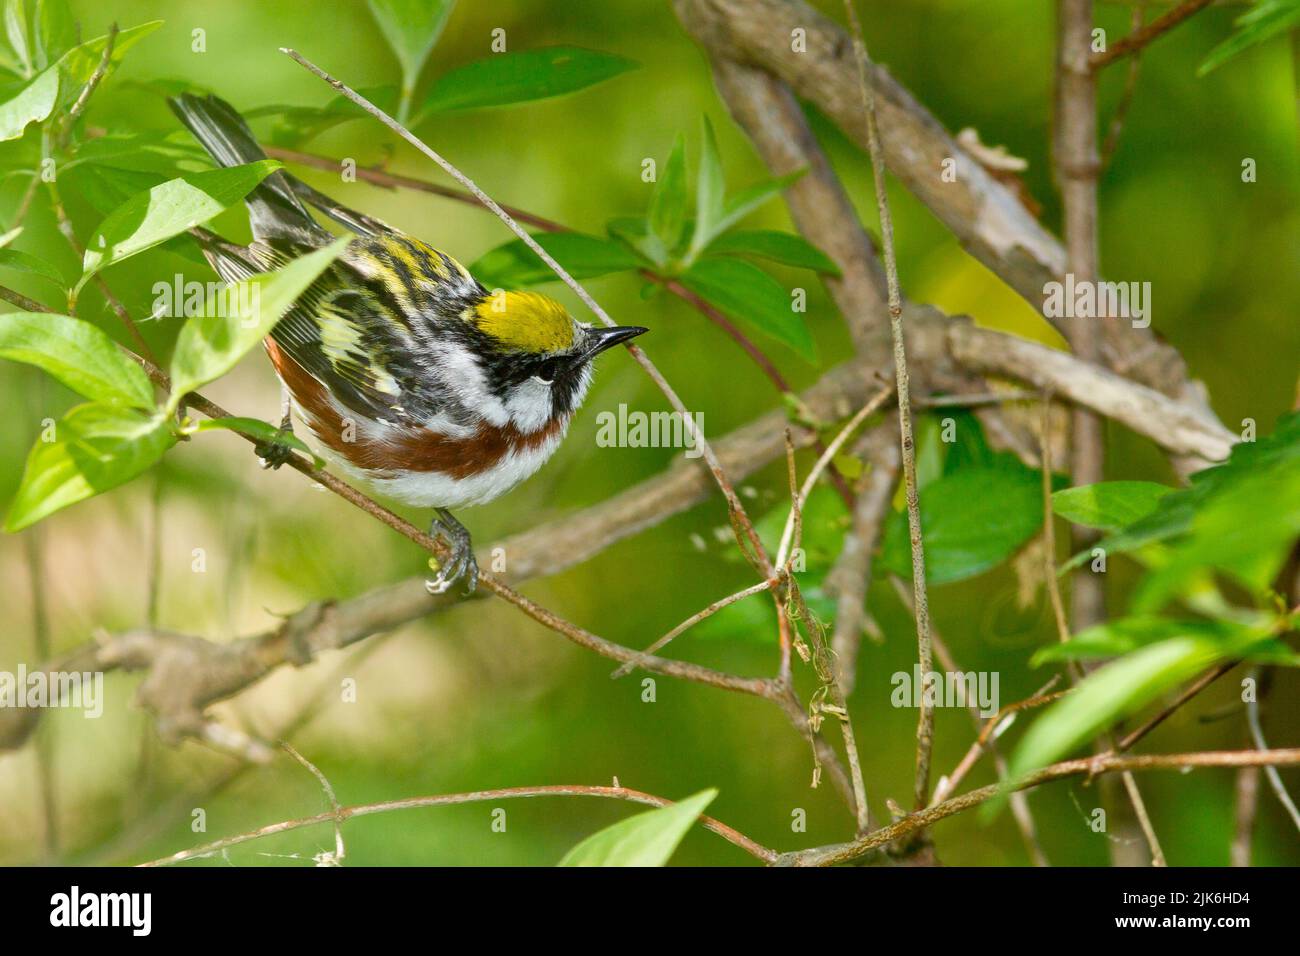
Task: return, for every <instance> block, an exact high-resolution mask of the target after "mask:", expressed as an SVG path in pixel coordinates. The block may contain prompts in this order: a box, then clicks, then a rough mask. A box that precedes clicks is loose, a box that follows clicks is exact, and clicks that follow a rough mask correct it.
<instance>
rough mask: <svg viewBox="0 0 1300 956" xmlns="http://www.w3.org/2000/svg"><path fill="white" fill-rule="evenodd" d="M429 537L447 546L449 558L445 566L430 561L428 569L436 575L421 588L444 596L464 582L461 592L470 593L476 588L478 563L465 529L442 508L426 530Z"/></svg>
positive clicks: (433, 560) (432, 560) (434, 560)
mask: <svg viewBox="0 0 1300 956" xmlns="http://www.w3.org/2000/svg"><path fill="white" fill-rule="evenodd" d="M429 534H430V535H431V536H437V537H440V538H442V539H443V540H444V541H446V542H447V544H449V545H450V546H451V556H450V557H449V558H448V560H447V561H446V563H441V562H438V561H437V559H435V558H431V559H430V560H429V566H430V567H431V568H434V569H435V570H436V571H437V573H436V574H435V575H434V576H433V577H432V578H430V579H429V580H427V581H425V582H424V588H425V590H426V591H428V592H429V593H430V594H446V593H447V591H448V590H450V588H451V586H452V585H453V584H455V583H456V582H457V581H460V580H462V579H463V580H464V581H465V593H467V594H472V593H473V592H474V589H475V588H476V587H478V561H477V560H476V559H475V557H474V549H473V546H472V543H471V540H470V534H469V530H468V529H467V528H466V527H465V526H464V525H463V524H461V523H460V522H459V521H457V520H456V519H455V518H453V517H452V516H451V513H450V512H448V511H447V510H445V509H439V511H438V512H437V517H436V518H434V519H433V523H432V524H431V525H430V527H429Z"/></svg>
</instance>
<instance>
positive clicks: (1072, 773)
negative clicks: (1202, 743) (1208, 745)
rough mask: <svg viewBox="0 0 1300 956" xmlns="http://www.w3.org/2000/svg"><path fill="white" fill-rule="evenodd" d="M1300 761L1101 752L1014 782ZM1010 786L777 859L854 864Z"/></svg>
mask: <svg viewBox="0 0 1300 956" xmlns="http://www.w3.org/2000/svg"><path fill="white" fill-rule="evenodd" d="M1296 765H1300V748H1296V749H1290V750H1219V751H1205V752H1202V753H1181V754H1144V755H1140V756H1116V755H1110V754H1101V755H1098V756H1096V757H1083V758H1080V759H1077V760H1065V761H1062V762H1061V763H1055V764H1052V765H1051V766H1049V767H1044V768H1042V769H1041V770H1038V771H1036V772H1034V773H1032V774H1029V775H1028V776H1026V777H1024V778H1022V779H1020V780H1017V781H1015V782H1014V783H1012V784H1010V786H1012V787H1013V788H1015V789H1017V790H1027V789H1029V788H1031V787H1037V786H1039V785H1041V784H1044V783H1048V782H1050V781H1053V780H1061V779H1064V778H1066V777H1078V776H1083V775H1097V774H1106V773H1115V772H1122V771H1125V770H1133V771H1136V770H1180V771H1183V770H1189V769H1194V768H1198V767H1228V768H1233V767H1265V766H1289V767H1293V766H1296ZM1005 786H1006V785H1004V784H992V785H990V786H987V787H980V788H979V789H978V790H971V791H970V792H968V793H964V794H962V795H961V796H959V797H953V798H952V799H950V800H945V801H944V802H943V803H940V804H936V805H935V806H933V807H927V808H926V809H924V810H918V811H916V812H915V813H910V814H908V815H907V816H905V817H903V818H902V819H900V820H898V821H897V822H895V823H893V824H891V825H889V826H887V827H881V828H880V829H879V830H876V831H874V832H872V833H871V834H870V835H868V836H867V837H864V838H863V839H860V840H855V841H853V842H851V843H841V844H838V845H835V846H824V847H815V848H813V849H810V850H800V851H797V852H795V853H784V854H782V855H781V856H780V857H778V859H777V861H776V862H777V865H784V866H831V865H833V864H836V863H850V862H852V861H853V860H856V859H859V858H860V857H862V856H864V855H865V854H867V853H870V852H871V851H873V850H877V849H879V848H881V847H883V846H886V845H888V844H890V843H893V842H895V841H897V840H900V839H902V838H903V837H905V836H909V835H911V834H913V833H916V832H917V831H920V830H924V829H925V828H926V827H929V826H931V825H932V824H934V823H937V822H938V821H940V820H943V819H945V818H946V817H950V816H952V815H954V814H957V813H961V812H962V811H964V810H969V809H970V808H972V807H976V806H979V805H980V804H982V803H985V802H986V801H988V800H991V799H993V798H994V797H997V796H1000V795H1002V794H1003V793H1004V792H1005Z"/></svg>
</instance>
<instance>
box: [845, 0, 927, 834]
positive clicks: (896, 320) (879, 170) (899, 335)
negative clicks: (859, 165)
mask: <svg viewBox="0 0 1300 956" xmlns="http://www.w3.org/2000/svg"><path fill="white" fill-rule="evenodd" d="M844 11H845V13H846V15H847V16H848V18H849V24H850V28H851V31H852V34H853V48H854V52H855V54H856V58H857V61H858V87H859V92H860V93H861V94H862V110H863V113H864V115H865V118H866V124H867V141H868V145H869V150H868V151H869V153H870V155H871V171H872V176H873V179H874V182H875V187H876V209H877V211H878V212H879V213H880V236H881V241H882V244H883V246H884V250H883V251H884V256H885V279H886V282H887V283H888V287H889V331H890V335H891V336H892V338H893V341H894V380H895V383H896V386H897V389H898V428H899V436H900V439H901V447H902V450H903V487H904V491H905V494H906V498H907V528H908V535H909V538H910V540H911V546H912V592H913V594H914V595H915V601H916V643H917V652H918V656H919V658H920V663H921V676H922V679H923V680H924V679H925V678H926V676H927V675H928V674H929V673H930V672H931V671H932V670H933V669H934V664H933V661H932V659H931V650H930V599H929V595H928V594H927V592H926V585H925V544H924V542H923V541H922V538H921V505H920V498H919V496H918V494H917V484H916V448H915V444H914V441H913V438H912V405H911V396H910V394H909V384H908V371H907V352H906V347H905V345H904V341H903V296H902V292H901V291H900V289H899V285H898V260H897V258H896V256H895V253H894V220H893V218H892V217H891V215H890V212H889V196H888V195H887V194H886V192H885V159H884V152H883V150H882V148H881V144H880V130H879V129H878V127H877V123H876V94H875V84H874V81H873V80H871V79H869V78H868V76H867V62H868V60H867V46H866V42H865V41H864V40H863V39H862V25H861V24H860V23H858V14H857V11H856V10H855V9H854V7H853V0H844ZM920 711H921V713H920V718H919V720H918V722H917V728H916V785H915V787H914V790H913V803H914V806H915V807H916V809H918V810H919V809H921V808H922V807H924V806H925V805H926V803H928V802H929V793H930V753H931V751H932V750H933V747H934V711H933V709H932V708H931V707H930V704H929V702H928V698H927V696H926V695H925V694H922V695H921V707H920Z"/></svg>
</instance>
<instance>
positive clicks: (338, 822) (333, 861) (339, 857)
mask: <svg viewBox="0 0 1300 956" xmlns="http://www.w3.org/2000/svg"><path fill="white" fill-rule="evenodd" d="M280 746H281V747H283V748H284V750H285V752H286V753H288V754H289V756H290V757H292V758H293V759H294V760H296V761H298V763H300V764H302V765H303V766H304V767H306V768H307V770H308V771H309V772H310V773H311V775H312V776H313V777H315V778H316V780H317V782H319V783H320V786H321V789H322V790H323V791H325V799H326V800H328V801H329V805H330V810H332V811H333V816H334V853H333V855H332V856H329V857H328V858H327V859H326V860H324V861H323V862H326V863H328V865H330V866H339V865H341V864H342V863H343V857H344V856H345V855H346V848H345V847H344V845H343V821H344V820H346V819H347V817H346V816H344V814H343V807H342V806H340V805H339V798H338V797H337V796H336V795H335V794H334V787H333V786H331V785H330V782H329V779H328V778H327V777H326V776H325V774H323V773H321V772H320V768H319V767H317V766H316V765H315V764H314V763H312V762H311V761H310V760H308V759H307V758H306V757H304V756H303V755H302V754H300V753H299V752H298V751H297V750H296V749H294V747H293V745H292V744H290V743H288V742H287V741H282V742H281V743H280Z"/></svg>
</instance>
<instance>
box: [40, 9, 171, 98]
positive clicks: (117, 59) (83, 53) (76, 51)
mask: <svg viewBox="0 0 1300 956" xmlns="http://www.w3.org/2000/svg"><path fill="white" fill-rule="evenodd" d="M162 24H163V22H162V21H161V20H150V21H149V22H148V23H142V24H140V25H139V26H135V27H131V28H129V29H126V30H120V31H118V34H117V37H116V38H115V39H114V40H113V53H112V55H111V56H110V57H109V66H110V69H111V68H115V67H116V66H117V64H119V63H121V62H122V58H123V57H124V56H126V51H127V50H129V49H130V48H131V47H133V46H135V44H136V43H138V42H139V41H140V40H142V39H144V38H145V37H146V36H148V35H149V34H150V33H153V32H154V31H155V30H157V29H158V28H159V27H160V26H162ZM107 46H108V34H104V35H103V36H100V37H95V39H93V40H87V41H86V42H85V43H82V44H81V45H80V46H75V47H73V48H72V49H71V50H69V51H68V52H67V53H65V54H63V56H62V57H60V58H59V61H58V64H57V65H58V67H59V69H60V70H61V71H62V73H63V82H62V83H61V84H60V89H59V101H60V103H61V104H63V105H71V104H72V102H73V100H74V99H76V97H77V96H78V95H79V94H80V93H81V88H82V87H83V86H84V85H85V83H86V81H87V80H89V79H90V78H91V76H93V75H94V73H95V70H96V69H98V68H99V61H100V60H102V59H103V58H104V49H105V47H107Z"/></svg>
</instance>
